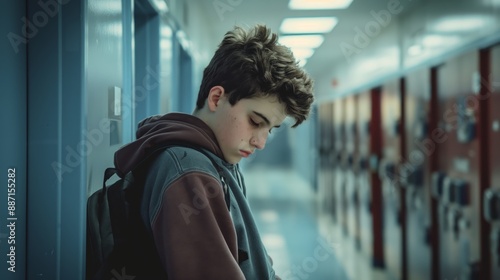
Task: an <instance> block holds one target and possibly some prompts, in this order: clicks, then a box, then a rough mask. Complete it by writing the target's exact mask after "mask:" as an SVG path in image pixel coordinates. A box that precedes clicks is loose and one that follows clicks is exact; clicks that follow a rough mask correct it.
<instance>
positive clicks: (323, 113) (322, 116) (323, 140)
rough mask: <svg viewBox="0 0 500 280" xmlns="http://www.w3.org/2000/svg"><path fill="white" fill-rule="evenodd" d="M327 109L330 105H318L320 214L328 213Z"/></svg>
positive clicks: (328, 140)
mask: <svg viewBox="0 0 500 280" xmlns="http://www.w3.org/2000/svg"><path fill="white" fill-rule="evenodd" d="M329 108H330V103H323V104H320V105H319V112H318V114H319V118H318V122H319V124H318V127H319V136H318V137H319V139H318V157H319V162H320V164H319V172H318V177H319V178H318V183H319V186H318V198H319V199H320V205H319V207H320V211H321V213H328V210H327V204H328V197H329V196H328V182H327V174H328V173H329V172H328V170H327V168H328V166H327V160H328V154H327V152H328V146H329V142H330V141H331V139H329V135H328V122H329V118H328V117H329V113H330V112H329Z"/></svg>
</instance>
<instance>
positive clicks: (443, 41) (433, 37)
mask: <svg viewBox="0 0 500 280" xmlns="http://www.w3.org/2000/svg"><path fill="white" fill-rule="evenodd" d="M459 42H460V37H459V36H454V35H437V34H428V35H425V36H424V37H423V38H422V44H423V45H424V46H425V47H430V48H434V47H442V46H446V45H448V46H449V45H455V44H457V43H459Z"/></svg>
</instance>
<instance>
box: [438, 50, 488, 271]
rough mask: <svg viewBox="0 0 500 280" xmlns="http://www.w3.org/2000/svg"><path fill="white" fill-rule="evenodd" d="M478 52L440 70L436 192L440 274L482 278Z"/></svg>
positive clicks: (456, 59)
mask: <svg viewBox="0 0 500 280" xmlns="http://www.w3.org/2000/svg"><path fill="white" fill-rule="evenodd" d="M478 65H479V59H478V53H477V52H474V53H469V54H465V55H462V56H460V57H457V58H454V59H452V60H450V61H448V62H446V63H445V64H444V65H442V66H440V67H439V68H438V70H437V81H438V83H437V90H438V111H437V112H438V114H437V117H438V126H437V128H436V130H435V131H431V135H432V136H433V139H434V141H435V142H437V144H438V149H436V153H437V171H435V172H433V174H432V193H433V196H434V197H435V198H436V199H437V201H438V205H439V206H438V224H439V246H440V248H439V261H440V267H439V271H440V277H439V279H455V278H459V279H461V278H464V279H479V271H480V270H479V265H480V218H481V216H480V215H481V209H480V188H479V176H478V172H479V171H478V163H479V156H480V154H479V149H478V145H479V141H478V137H477V121H476V120H477V119H478V108H479V102H478V95H477V94H478V93H479V87H478V84H477V82H478V81H479V80H478V77H479V71H478Z"/></svg>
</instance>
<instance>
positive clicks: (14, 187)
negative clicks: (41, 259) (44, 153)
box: [0, 1, 27, 280]
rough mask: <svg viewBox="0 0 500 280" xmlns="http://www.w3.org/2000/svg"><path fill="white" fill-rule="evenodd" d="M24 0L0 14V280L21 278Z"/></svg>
mask: <svg viewBox="0 0 500 280" xmlns="http://www.w3.org/2000/svg"><path fill="white" fill-rule="evenodd" d="M25 15H26V2H25V1H8V2H6V3H4V7H3V9H2V10H1V11H0V31H1V34H4V36H5V35H7V36H6V37H4V38H5V39H4V40H2V42H1V43H0V53H1V55H2V63H0V92H1V94H0V127H1V129H2V137H0V155H1V159H0V174H1V176H0V178H1V180H2V188H1V190H0V201H1V202H0V205H1V208H0V209H1V210H0V221H2V222H1V227H0V263H2V269H1V270H0V279H13V280H18V279H19V280H21V279H26V277H25V273H26V242H25V240H26V184H27V182H26V181H27V162H26V155H27V151H26V142H27V134H26V129H27V113H26V110H27V106H26V105H27V92H26V81H27V79H26V71H27V68H26V60H27V55H26V44H25V43H22V41H18V40H17V39H16V38H17V37H16V36H22V29H21V26H22V22H21V21H20V20H19V19H20V18H22V17H23V16H25Z"/></svg>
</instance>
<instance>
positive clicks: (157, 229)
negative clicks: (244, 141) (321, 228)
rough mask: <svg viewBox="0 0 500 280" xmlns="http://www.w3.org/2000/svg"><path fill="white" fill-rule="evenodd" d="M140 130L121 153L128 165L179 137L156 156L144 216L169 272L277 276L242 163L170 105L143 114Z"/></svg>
mask: <svg viewBox="0 0 500 280" xmlns="http://www.w3.org/2000/svg"><path fill="white" fill-rule="evenodd" d="M137 138H138V139H137V140H136V141H134V142H132V143H131V144H129V145H127V146H126V147H124V148H122V149H121V150H120V151H118V152H117V153H116V155H115V165H116V167H117V168H118V169H119V170H120V171H121V172H122V173H126V172H127V171H129V170H131V168H132V167H133V166H135V165H136V164H137V163H138V162H141V161H142V160H143V159H144V157H145V156H146V155H148V154H149V153H150V152H151V151H152V150H154V147H156V146H157V145H165V144H172V145H175V144H178V145H181V146H175V147H171V148H168V149H166V150H165V151H163V152H161V153H160V155H159V156H158V157H157V159H156V160H154V162H153V164H152V165H151V167H150V168H149V171H148V175H147V177H146V183H145V189H144V197H143V200H142V213H141V214H142V219H143V221H144V223H145V225H146V227H147V229H148V230H149V231H150V234H151V236H152V238H153V240H154V244H155V247H156V249H157V252H158V254H159V257H160V261H161V265H162V266H163V269H164V270H165V271H166V272H167V275H168V278H169V279H190V280H192V279H204V280H208V279H217V280H220V279H256V280H257V279H258V280H261V279H275V274H274V270H273V269H272V266H271V262H270V259H269V257H268V256H267V253H266V250H265V248H264V246H263V244H262V242H261V239H260V236H259V233H258V230H257V227H256V225H255V222H254V219H253V216H252V213H251V211H250V208H249V206H248V203H247V201H246V197H245V186H244V183H243V178H242V176H241V173H240V171H239V168H238V166H237V165H233V164H229V163H227V162H225V161H224V160H223V159H222V158H223V156H222V152H221V150H220V148H219V146H218V143H217V141H216V138H215V135H214V134H213V132H212V131H211V129H210V128H209V127H208V126H207V125H206V124H205V123H204V122H203V121H202V120H200V119H198V118H196V117H194V116H191V115H185V114H178V113H172V114H167V115H164V116H155V117H152V118H149V119H147V120H145V121H143V122H141V124H140V125H139V129H138V131H137ZM183 146H190V147H197V148H196V149H192V148H187V147H183ZM200 148H201V149H203V150H204V151H205V152H200V151H198V149H200Z"/></svg>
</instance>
